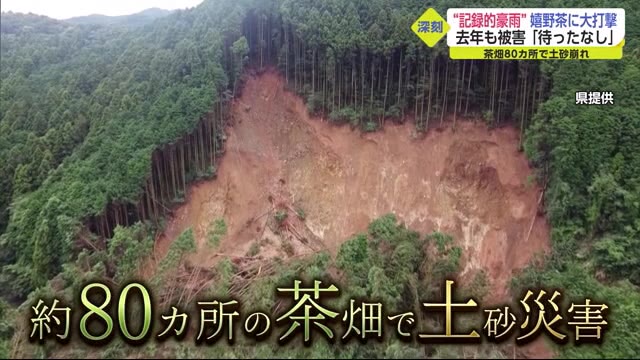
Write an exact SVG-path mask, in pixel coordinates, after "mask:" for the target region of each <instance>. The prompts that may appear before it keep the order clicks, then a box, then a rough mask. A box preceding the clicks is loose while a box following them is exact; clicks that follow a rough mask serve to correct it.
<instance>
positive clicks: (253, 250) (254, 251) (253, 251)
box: [247, 241, 260, 257]
mask: <svg viewBox="0 0 640 360" xmlns="http://www.w3.org/2000/svg"><path fill="white" fill-rule="evenodd" d="M258 253H260V243H259V242H258V241H254V242H253V244H251V247H250V248H249V251H247V256H251V257H253V256H256V255H258Z"/></svg>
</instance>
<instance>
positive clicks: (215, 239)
mask: <svg viewBox="0 0 640 360" xmlns="http://www.w3.org/2000/svg"><path fill="white" fill-rule="evenodd" d="M225 235H227V224H226V223H225V222H224V219H216V220H214V221H213V222H212V223H211V224H210V225H209V230H208V231H207V240H208V241H207V243H208V244H209V246H210V247H212V248H216V247H217V246H218V245H220V240H221V239H222V238H223V237H224V236H225Z"/></svg>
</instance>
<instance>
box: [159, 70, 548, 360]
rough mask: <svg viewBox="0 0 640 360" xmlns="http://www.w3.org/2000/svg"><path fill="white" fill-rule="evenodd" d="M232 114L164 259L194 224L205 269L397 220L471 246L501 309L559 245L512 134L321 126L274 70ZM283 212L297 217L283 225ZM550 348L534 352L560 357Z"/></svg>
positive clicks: (171, 232)
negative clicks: (387, 217) (519, 278)
mask: <svg viewBox="0 0 640 360" xmlns="http://www.w3.org/2000/svg"><path fill="white" fill-rule="evenodd" d="M232 117H233V126H231V127H230V128H229V129H228V130H227V135H228V140H227V143H226V154H225V155H224V158H223V160H222V161H221V164H220V168H219V171H218V176H217V179H215V180H210V181H204V182H200V183H198V184H196V185H194V186H192V187H191V189H190V190H189V194H188V201H187V202H186V203H185V204H184V205H182V206H180V207H179V208H177V209H176V211H175V214H174V217H173V218H172V219H170V220H169V221H168V224H167V227H166V230H165V232H164V234H163V235H162V236H161V238H160V239H159V240H158V242H157V244H156V256H157V257H161V256H162V255H163V254H164V253H165V252H166V250H167V249H168V246H169V244H170V243H171V241H172V240H174V239H175V238H176V237H178V236H179V235H180V234H181V233H182V232H183V231H185V230H186V229H188V228H189V227H191V228H193V230H194V234H195V236H196V241H197V244H198V251H197V252H196V253H195V254H193V255H192V256H191V257H190V258H189V259H188V260H189V262H191V263H193V264H198V265H201V266H208V265H209V264H211V266H212V265H213V264H214V263H215V262H216V259H217V258H218V257H219V256H220V255H230V256H245V255H246V254H247V253H248V252H249V251H250V248H251V246H252V243H253V242H255V241H259V242H260V244H261V250H260V255H261V256H266V257H269V256H281V257H282V256H287V255H291V254H305V253H309V252H313V251H317V250H320V249H328V250H330V251H331V252H333V253H335V251H336V250H337V249H338V247H339V246H340V244H341V243H342V242H344V241H345V240H346V239H348V238H349V237H350V236H352V235H353V234H355V233H358V232H363V231H366V227H367V225H368V224H369V222H370V221H371V220H373V219H375V218H376V217H378V216H381V215H383V214H386V213H389V212H393V213H395V214H396V215H397V216H398V218H399V219H401V220H402V221H404V222H405V224H406V225H407V226H409V227H410V228H412V229H414V230H416V231H420V232H421V233H428V232H432V231H434V230H439V231H442V232H446V233H449V234H451V235H453V236H454V238H455V239H456V241H457V242H458V244H459V245H460V246H461V247H462V248H463V264H464V265H463V267H464V270H463V274H462V275H463V277H464V276H465V275H466V274H474V273H475V272H477V271H478V270H479V269H484V270H485V271H486V274H487V277H488V279H489V281H490V289H491V293H490V294H489V299H488V301H489V302H499V301H504V300H505V299H508V282H509V281H510V279H511V278H512V276H513V273H514V271H517V270H518V269H521V268H522V267H524V266H525V265H526V264H527V263H528V262H529V261H530V260H531V259H532V257H533V256H534V254H535V253H537V252H542V251H547V250H548V248H549V228H548V224H547V222H546V220H545V218H544V217H542V216H539V215H538V214H537V209H538V200H539V197H540V193H541V189H540V188H539V187H537V186H536V185H535V184H533V183H532V184H529V181H528V177H529V175H530V174H531V169H530V168H529V166H528V163H527V160H526V158H525V156H524V155H523V154H522V153H521V152H519V151H518V149H517V147H518V136H519V135H518V131H517V130H515V129H513V128H510V127H506V128H499V129H493V130H489V129H487V127H486V126H485V125H483V124H481V123H480V122H478V123H474V122H466V121H465V122H460V121H459V122H458V124H457V126H456V129H455V131H454V130H452V128H451V126H450V125H448V126H447V127H446V128H444V129H439V130H431V131H429V132H428V134H427V135H426V136H417V135H416V133H415V131H414V127H413V125H412V124H409V123H407V124H404V125H393V124H390V123H388V124H387V125H385V127H384V130H383V131H379V132H376V133H371V134H361V133H360V132H359V131H357V130H351V129H350V127H348V126H341V127H338V126H334V125H332V124H329V123H328V122H327V121H326V120H324V119H320V118H310V117H309V115H308V114H307V111H306V107H305V105H304V103H303V102H302V100H301V99H300V98H298V97H297V96H295V95H293V94H291V93H289V92H287V91H285V90H284V83H283V79H282V78H281V77H280V76H278V75H277V74H276V73H274V72H267V73H265V74H262V75H260V76H257V77H254V78H251V79H249V80H248V82H247V83H246V85H245V87H244V90H243V94H242V97H241V98H240V99H239V100H237V101H236V103H235V104H234V105H233V110H232ZM297 209H302V210H303V211H304V213H305V215H306V216H305V220H304V221H303V220H302V219H300V218H298V217H297V216H296V210H297ZM278 211H283V212H287V214H288V217H287V218H286V219H285V220H284V221H283V222H282V224H281V225H280V226H278V224H277V222H276V221H275V219H274V218H275V214H276V212H278ZM218 218H223V219H224V220H225V222H226V224H227V227H228V233H227V235H226V236H225V237H224V238H223V239H222V241H221V242H220V244H219V246H217V247H211V246H209V245H208V244H207V229H208V228H209V226H210V224H211V223H212V222H213V221H214V220H215V219H218ZM532 224H533V225H532ZM530 229H531V230H530ZM276 232H279V233H280V235H277V234H276ZM282 242H288V243H289V244H290V246H287V245H283V244H282ZM483 305H484V304H483ZM543 345H544V344H541V343H540V342H536V343H534V344H532V345H531V346H529V347H527V348H526V349H527V353H529V354H523V355H529V356H531V355H534V356H540V357H548V356H550V355H551V354H550V353H549V352H548V351H546V350H545V347H544V346H543Z"/></svg>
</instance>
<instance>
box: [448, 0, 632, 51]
mask: <svg viewBox="0 0 640 360" xmlns="http://www.w3.org/2000/svg"><path fill="white" fill-rule="evenodd" d="M447 23H448V25H449V27H450V30H449V31H448V32H447V45H448V46H449V51H450V56H451V58H452V59H485V60H501V59H512V60H551V59H560V60H590V59H591V60H596V59H621V58H622V48H623V46H624V36H625V11H624V9H620V8H570V9H562V8H554V9H533V8H527V9H518V8H509V9H500V8H492V9H449V10H448V11H447Z"/></svg>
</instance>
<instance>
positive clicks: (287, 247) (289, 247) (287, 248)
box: [282, 239, 294, 256]
mask: <svg viewBox="0 0 640 360" xmlns="http://www.w3.org/2000/svg"><path fill="white" fill-rule="evenodd" d="M282 250H283V251H284V252H285V254H287V255H289V256H293V255H294V250H293V244H291V241H289V240H286V239H282Z"/></svg>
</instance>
